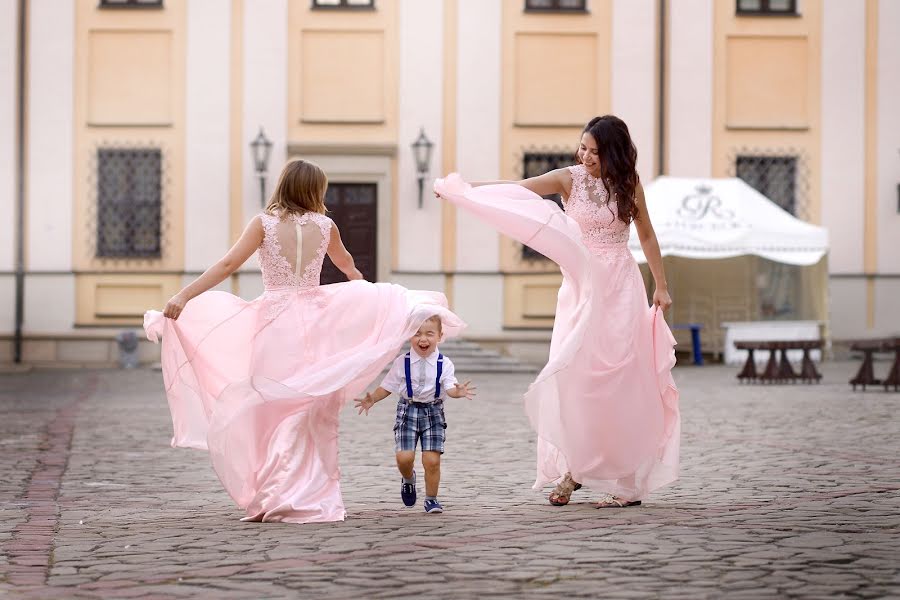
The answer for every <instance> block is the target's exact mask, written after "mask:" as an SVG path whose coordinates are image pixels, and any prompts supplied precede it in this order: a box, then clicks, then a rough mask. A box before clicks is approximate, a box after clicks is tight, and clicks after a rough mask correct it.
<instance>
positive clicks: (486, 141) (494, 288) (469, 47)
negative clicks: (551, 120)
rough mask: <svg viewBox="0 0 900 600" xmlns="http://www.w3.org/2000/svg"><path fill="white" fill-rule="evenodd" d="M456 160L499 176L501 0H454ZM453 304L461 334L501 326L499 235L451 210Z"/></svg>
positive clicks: (486, 176) (477, 172) (486, 175)
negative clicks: (453, 224)
mask: <svg viewBox="0 0 900 600" xmlns="http://www.w3.org/2000/svg"><path fill="white" fill-rule="evenodd" d="M503 1H505V0H503ZM457 25H458V27H457V30H458V33H457V48H458V52H457V56H456V62H457V86H456V166H457V169H458V170H459V172H460V173H461V174H462V175H463V177H465V178H466V179H468V180H470V181H491V180H496V179H499V178H500V131H501V128H500V94H501V91H500V86H501V70H502V68H503V65H502V49H501V32H502V31H503V29H502V25H503V23H502V6H501V0H458V16H457ZM456 269H457V271H462V273H458V274H457V275H456V276H455V277H454V278H453V291H452V294H453V306H454V310H455V311H456V312H457V314H459V316H460V317H462V318H463V319H464V320H465V321H466V322H467V323H468V324H469V328H468V329H467V330H466V334H467V335H475V336H477V335H496V334H497V333H499V332H500V331H501V329H502V326H503V276H502V275H500V273H499V270H500V237H499V235H498V234H497V232H496V231H495V230H494V229H492V228H491V227H489V226H488V225H486V224H485V223H482V222H481V221H479V220H478V219H476V218H475V217H473V216H472V215H470V214H469V213H467V212H466V211H464V210H459V211H456Z"/></svg>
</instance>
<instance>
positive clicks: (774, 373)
mask: <svg viewBox="0 0 900 600" xmlns="http://www.w3.org/2000/svg"><path fill="white" fill-rule="evenodd" d="M734 347H735V348H737V349H738V350H746V351H747V362H745V363H744V368H743V369H741V372H740V373H738V376H737V378H738V380H739V381H740V382H741V383H744V382H745V381H749V382H750V383H753V382H756V381H759V382H762V383H794V382H795V381H797V380H801V381H803V382H804V383H813V382H816V383H818V382H819V381H821V379H822V375H820V374H819V372H818V371H817V370H816V365H815V364H814V363H813V361H812V358H810V356H809V352H810V350H821V349H822V340H793V341H791V340H765V341H754V342H735V343H734ZM757 350H767V351H768V352H769V361H768V362H767V363H766V368H765V369H764V370H763V372H762V373H759V372H757V370H756V360H755V358H754V356H753V353H754V352H755V351H757ZM788 350H802V351H803V360H802V361H801V363H800V371H799V372H797V371H794V367H793V366H791V362H790V361H789V360H788V358H787V351H788Z"/></svg>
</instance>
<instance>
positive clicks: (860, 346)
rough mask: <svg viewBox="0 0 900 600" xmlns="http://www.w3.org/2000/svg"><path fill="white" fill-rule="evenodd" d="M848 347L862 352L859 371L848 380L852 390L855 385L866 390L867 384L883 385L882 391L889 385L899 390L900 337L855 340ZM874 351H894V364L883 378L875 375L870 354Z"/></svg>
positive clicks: (854, 388) (886, 389) (888, 387)
mask: <svg viewBox="0 0 900 600" xmlns="http://www.w3.org/2000/svg"><path fill="white" fill-rule="evenodd" d="M850 349H851V350H856V351H858V352H862V353H863V361H862V364H861V365H860V366H859V371H857V372H856V375H855V376H854V377H853V379H851V380H850V385H852V386H853V391H856V386H857V385H861V386H862V389H863V391H866V386H867V385H883V386H884V391H888V390H889V389H890V388H891V387H893V388H894V391H895V392H896V391H898V390H900V337H892V338H876V339H870V340H857V341H855V342H853V343H851V344H850ZM876 352H893V353H894V364H893V366H891V370H890V371H889V372H888V375H887V377H885V378H884V379H883V380H881V379H877V378H876V377H875V370H874V368H873V359H872V355H873V354H875V353H876Z"/></svg>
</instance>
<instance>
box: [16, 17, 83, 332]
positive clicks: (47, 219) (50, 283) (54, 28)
mask: <svg viewBox="0 0 900 600" xmlns="http://www.w3.org/2000/svg"><path fill="white" fill-rule="evenodd" d="M74 54H75V3H74V2H59V1H58V0H32V1H31V2H30V3H29V12H28V84H27V85H28V96H27V102H28V108H27V117H26V118H27V125H26V127H27V133H26V135H27V139H28V144H27V159H26V160H27V171H26V178H27V196H26V199H25V203H26V213H27V214H26V236H25V244H26V265H25V268H26V269H27V270H28V271H57V272H59V271H62V272H63V274H60V273H56V274H52V275H29V276H28V277H26V279H25V322H24V324H23V329H24V330H25V331H26V332H28V333H58V332H63V331H68V330H71V328H72V324H73V323H74V322H75V278H74V275H72V274H70V273H69V272H71V270H72V227H73V226H72V213H73V206H74V203H75V197H74V184H73V177H74V164H73V161H74V158H73V157H74V135H75V123H74V119H75V113H74V111H75V105H74V83H75V80H74V67H75V65H74V60H73V56H74Z"/></svg>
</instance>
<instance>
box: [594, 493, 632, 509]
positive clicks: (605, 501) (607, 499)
mask: <svg viewBox="0 0 900 600" xmlns="http://www.w3.org/2000/svg"><path fill="white" fill-rule="evenodd" d="M640 505H641V501H640V500H633V501H631V502H628V501H627V500H622V499H621V498H617V497H616V496H613V495H612V494H606V495H605V496H603V497H602V498H600V501H599V502H597V506H596V507H595V508H625V507H627V506H640Z"/></svg>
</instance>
